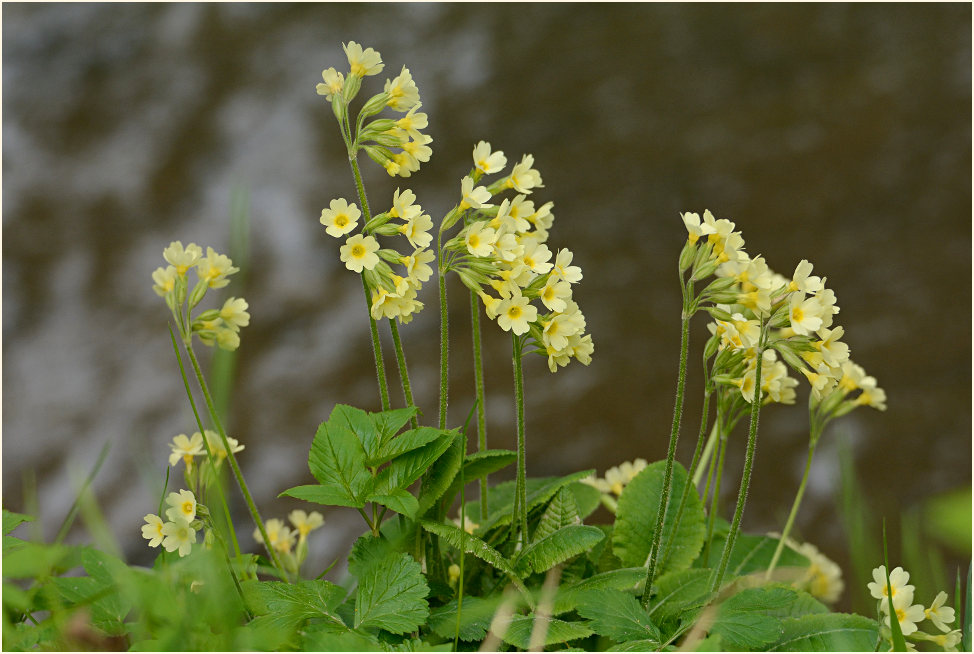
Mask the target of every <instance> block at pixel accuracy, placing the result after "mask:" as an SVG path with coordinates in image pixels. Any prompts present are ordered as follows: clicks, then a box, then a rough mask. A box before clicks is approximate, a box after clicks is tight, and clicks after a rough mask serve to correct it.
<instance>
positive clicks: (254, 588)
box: [241, 579, 348, 631]
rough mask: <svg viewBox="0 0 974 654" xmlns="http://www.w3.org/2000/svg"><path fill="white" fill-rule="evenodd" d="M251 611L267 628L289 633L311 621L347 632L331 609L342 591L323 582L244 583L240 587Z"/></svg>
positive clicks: (339, 599) (334, 607) (342, 593)
mask: <svg viewBox="0 0 974 654" xmlns="http://www.w3.org/2000/svg"><path fill="white" fill-rule="evenodd" d="M241 588H242V589H243V591H244V596H245V597H246V598H247V604H248V605H249V606H250V608H251V610H252V611H254V612H255V613H256V614H258V615H260V616H262V617H263V619H262V620H261V624H266V625H267V626H268V627H269V628H274V629H278V630H282V631H291V630H293V629H295V628H296V627H298V626H299V625H300V624H301V623H303V622H305V621H306V620H309V619H311V618H317V619H323V620H324V621H325V622H327V623H329V624H330V625H333V626H337V627H341V628H342V629H348V627H347V626H346V625H345V623H344V622H342V620H341V618H339V617H338V614H337V613H336V612H335V609H336V608H337V607H338V605H339V604H341V603H342V600H344V599H345V595H346V592H345V589H344V588H342V587H340V586H336V585H335V584H333V583H331V582H329V581H324V580H323V579H319V580H313V581H300V582H298V583H296V584H288V583H284V582H282V581H245V582H243V583H242V584H241Z"/></svg>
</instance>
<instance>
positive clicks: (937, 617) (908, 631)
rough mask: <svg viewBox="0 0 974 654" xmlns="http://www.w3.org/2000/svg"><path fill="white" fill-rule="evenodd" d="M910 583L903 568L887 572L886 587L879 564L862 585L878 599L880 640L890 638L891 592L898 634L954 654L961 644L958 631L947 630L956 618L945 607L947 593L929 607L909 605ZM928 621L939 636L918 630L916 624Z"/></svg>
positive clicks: (911, 601) (883, 572)
mask: <svg viewBox="0 0 974 654" xmlns="http://www.w3.org/2000/svg"><path fill="white" fill-rule="evenodd" d="M909 581H910V573H909V572H907V571H906V570H904V569H903V568H899V567H898V568H894V569H893V570H892V571H891V572H890V573H889V585H888V586H887V584H886V566H885V565H881V566H879V567H878V568H876V569H874V570H873V581H871V582H870V583H868V584H866V586H867V587H868V588H869V593H870V594H871V595H872V596H873V597H874V598H876V600H878V602H877V612H878V613H879V615H880V617H881V618H882V622H883V624H884V625H885V629H884V631H883V635H884V637H885V638H886V639H887V640H889V639H890V631H889V627H890V611H889V599H888V598H889V596H890V595H889V591H890V590H892V599H893V611H894V612H895V613H896V620H897V622H899V625H900V631H901V632H902V633H903V635H904V636H905V637H908V638H912V639H914V640H918V641H928V642H931V643H933V644H935V645H938V646H940V647H942V648H944V651H947V652H956V651H957V645H958V644H960V641H961V632H960V630H959V629H951V628H950V625H951V624H952V623H953V622H954V620H955V618H956V616H955V614H954V609H952V608H951V607H949V606H946V605H945V602H946V601H947V593H945V592H943V591H941V592H940V593H938V594H937V597H935V598H934V600H933V603H932V604H930V606H929V607H927V608H924V606H923V605H922V604H914V603H913V593H914V586H913V585H912V584H909V583H907V582H909ZM924 620H929V621H930V622H931V623H932V624H933V625H934V626H935V627H936V628H937V629H938V630H939V631H940V632H941V633H939V634H928V633H925V632H922V631H920V630H919V627H917V624H919V623H920V622H923V621H924Z"/></svg>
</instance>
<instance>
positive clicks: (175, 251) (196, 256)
mask: <svg viewBox="0 0 974 654" xmlns="http://www.w3.org/2000/svg"><path fill="white" fill-rule="evenodd" d="M162 256H163V258H165V260H166V261H168V262H169V263H171V264H172V265H173V266H175V268H176V274H177V275H179V276H180V277H182V276H183V275H185V274H186V271H187V270H189V269H190V268H192V267H193V266H195V265H196V263H197V262H198V261H199V260H200V259H201V258H202V257H203V250H202V249H201V248H200V246H198V245H196V243H190V244H189V245H187V246H186V247H185V248H183V243H182V241H173V242H172V243H170V244H169V247H167V248H166V249H165V250H163V251H162Z"/></svg>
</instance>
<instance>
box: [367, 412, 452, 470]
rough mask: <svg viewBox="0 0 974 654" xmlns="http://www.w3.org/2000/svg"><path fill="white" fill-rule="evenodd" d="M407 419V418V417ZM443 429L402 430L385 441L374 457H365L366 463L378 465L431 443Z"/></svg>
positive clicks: (441, 433)
mask: <svg viewBox="0 0 974 654" xmlns="http://www.w3.org/2000/svg"><path fill="white" fill-rule="evenodd" d="M407 420H408V418H407ZM443 433H444V432H443V431H441V430H439V429H434V428H432V427H420V428H419V429H410V430H409V431H406V432H403V433H402V434H400V435H399V436H396V437H395V438H393V439H392V440H390V441H388V442H386V443H385V444H384V445H383V446H382V449H381V450H379V453H378V454H377V455H376V456H375V457H374V458H371V459H369V458H366V461H365V463H366V465H368V466H378V465H381V464H383V463H385V462H386V461H390V460H392V459H394V458H396V457H397V456H401V455H403V454H405V453H406V452H412V451H413V450H416V449H419V448H421V447H423V446H424V445H427V444H429V443H432V442H433V441H435V440H436V439H437V438H439V437H440V436H441V435H443Z"/></svg>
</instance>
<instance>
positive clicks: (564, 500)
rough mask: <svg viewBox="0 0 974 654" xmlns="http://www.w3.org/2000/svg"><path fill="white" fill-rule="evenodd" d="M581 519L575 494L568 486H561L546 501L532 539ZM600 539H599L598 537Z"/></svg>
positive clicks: (551, 532)
mask: <svg viewBox="0 0 974 654" xmlns="http://www.w3.org/2000/svg"><path fill="white" fill-rule="evenodd" d="M581 523H582V521H581V519H580V518H579V517H578V502H576V501H575V495H574V494H573V493H572V492H571V491H570V490H568V488H561V489H559V490H558V492H557V493H556V494H555V496H554V498H552V500H551V502H549V503H548V508H547V509H545V512H544V514H543V515H542V516H541V522H539V523H538V528H537V529H536V530H535V531H534V540H535V541H539V540H541V539H542V538H545V537H546V536H550V535H551V534H553V533H555V532H556V531H558V530H559V529H561V528H562V527H568V526H569V525H580V524H581ZM600 540H601V539H600Z"/></svg>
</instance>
